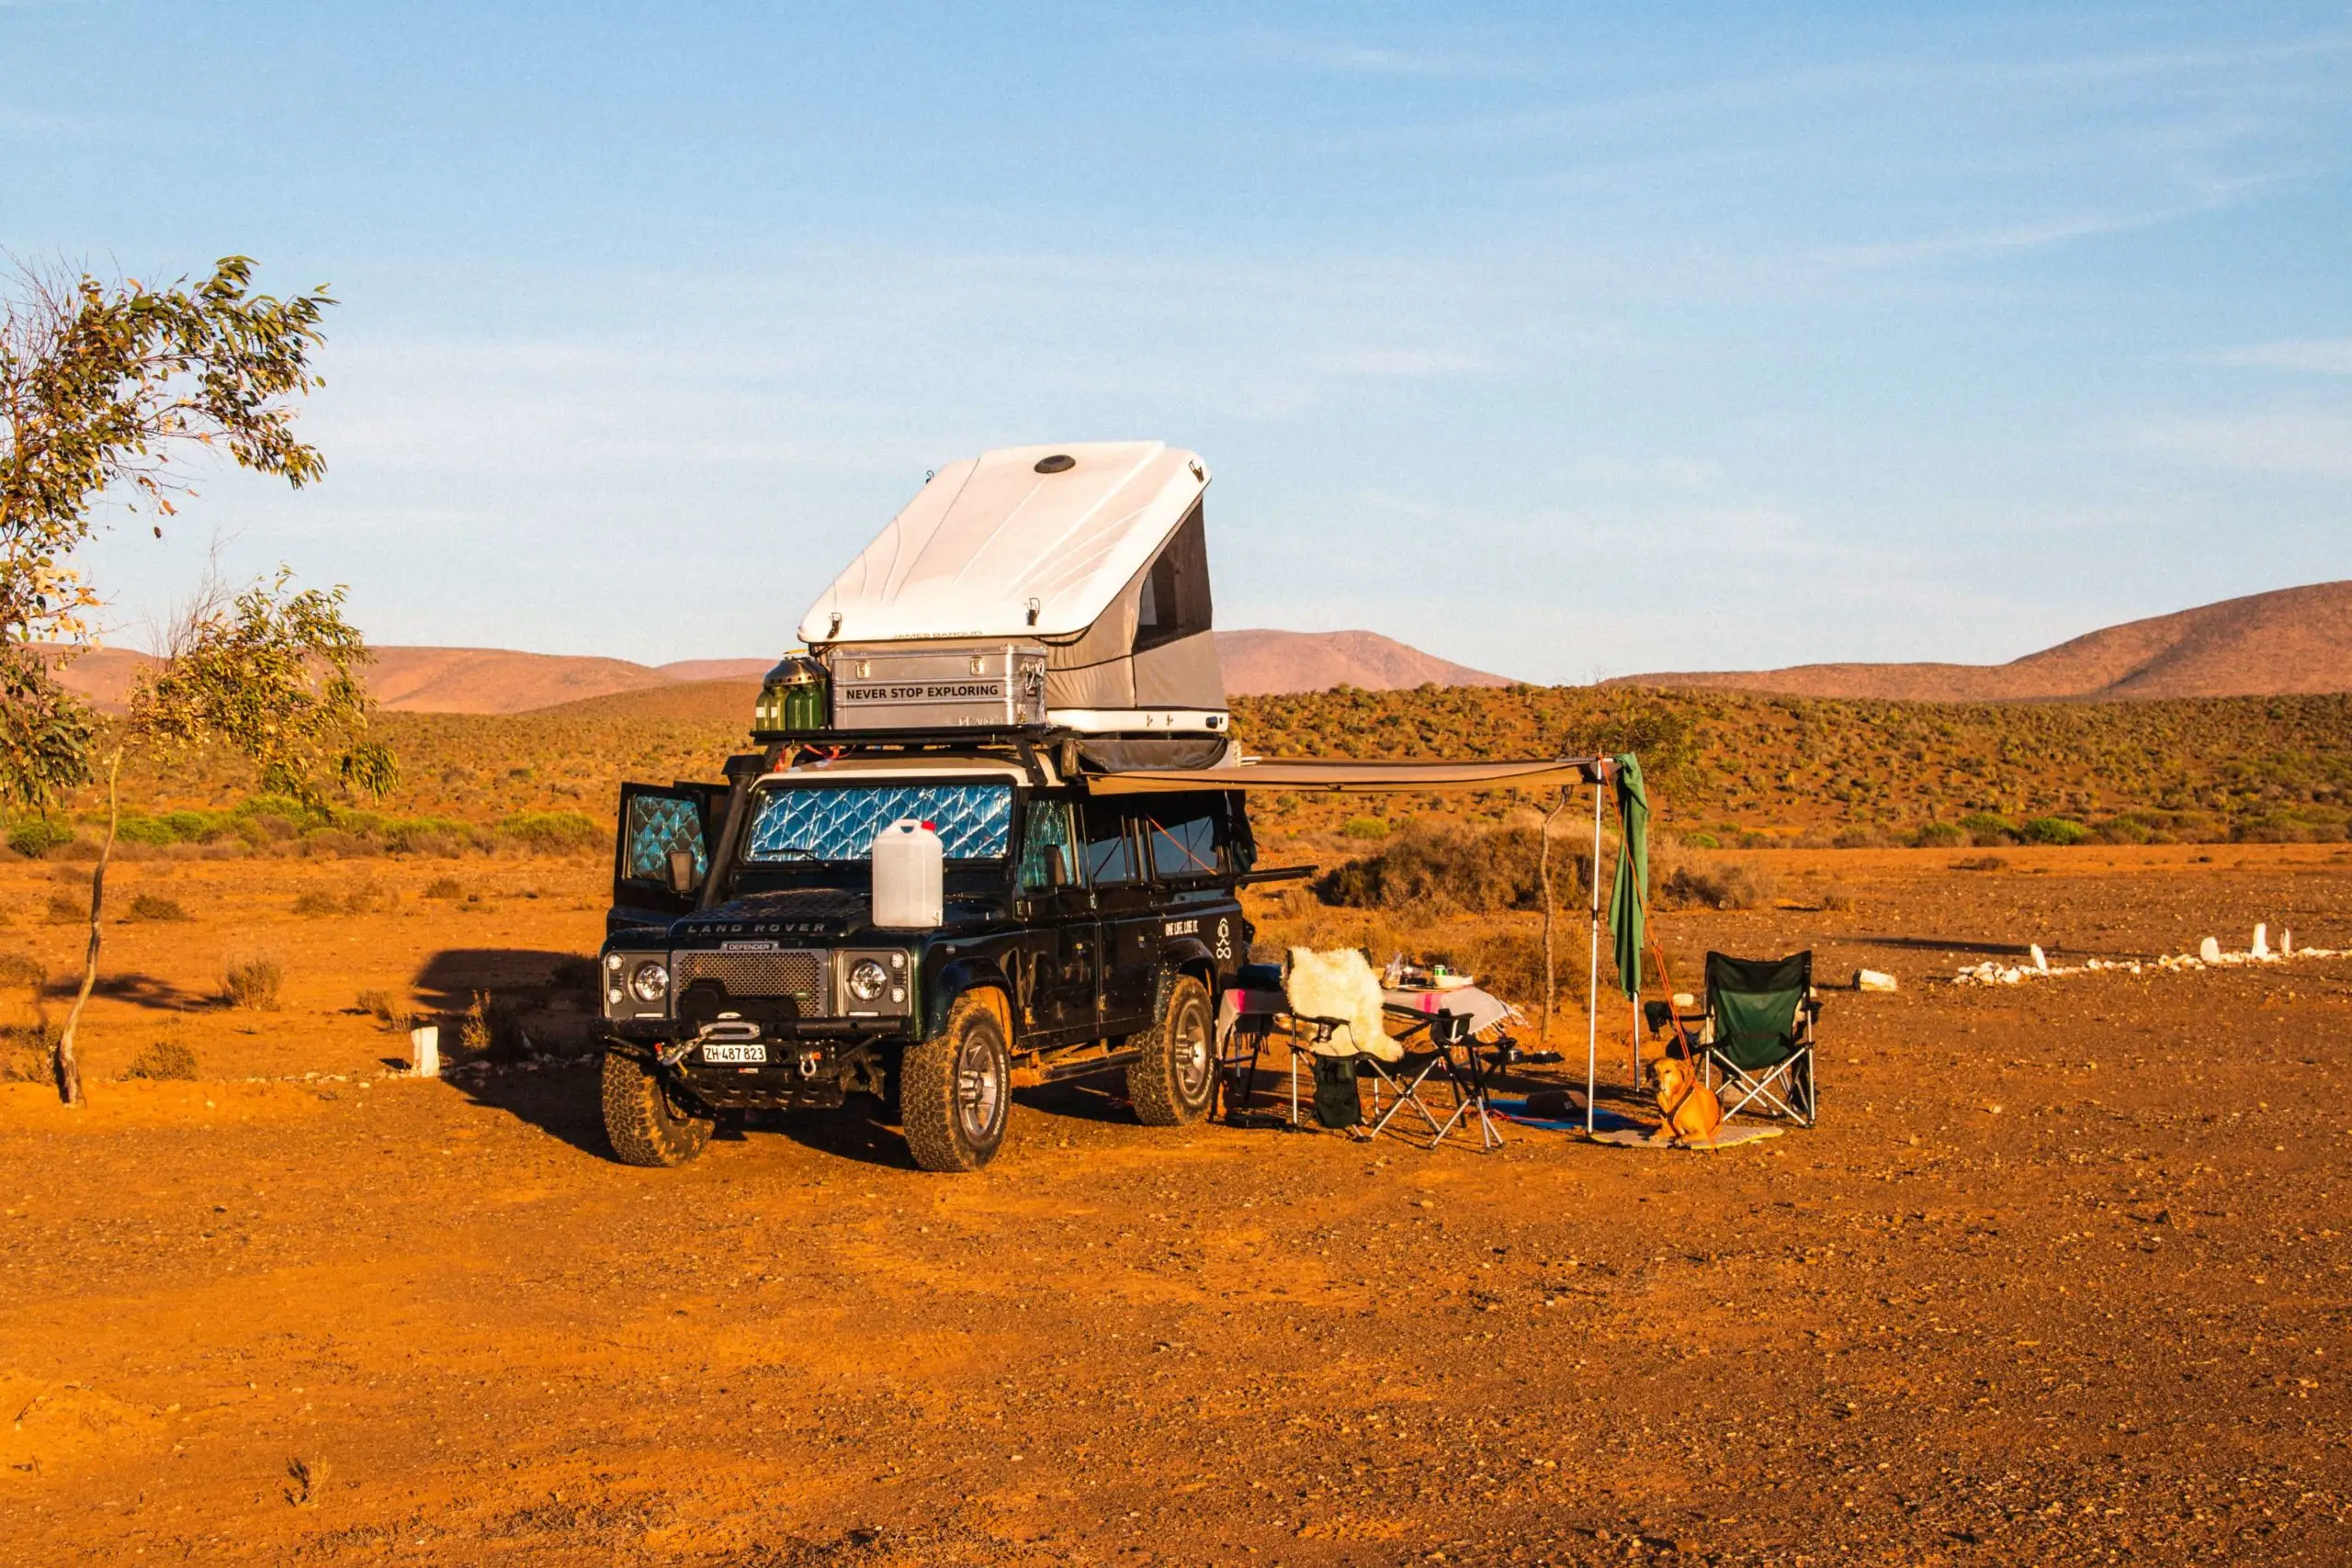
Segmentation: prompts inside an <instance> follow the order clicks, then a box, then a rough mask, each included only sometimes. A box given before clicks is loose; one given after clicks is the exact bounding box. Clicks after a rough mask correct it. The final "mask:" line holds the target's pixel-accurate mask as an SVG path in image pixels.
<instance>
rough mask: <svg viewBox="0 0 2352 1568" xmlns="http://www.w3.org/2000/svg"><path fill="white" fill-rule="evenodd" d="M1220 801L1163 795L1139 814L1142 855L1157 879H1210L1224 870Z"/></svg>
mask: <svg viewBox="0 0 2352 1568" xmlns="http://www.w3.org/2000/svg"><path fill="white" fill-rule="evenodd" d="M1223 804H1224V803H1223V802H1222V801H1220V800H1219V799H1218V798H1217V797H1216V796H1215V795H1163V796H1160V797H1159V799H1157V800H1152V801H1151V802H1150V803H1149V804H1148V806H1147V807H1145V810H1144V813H1143V818H1144V828H1143V839H1144V848H1145V852H1146V853H1148V855H1150V857H1151V874H1152V875H1154V876H1157V877H1161V878H1176V877H1184V876H1214V875H1215V874H1217V873H1218V872H1220V871H1222V870H1223V869H1225V867H1224V855H1223V853H1222V851H1223V849H1224V844H1223V841H1222V840H1223V839H1224V835H1223V833H1221V832H1220V831H1219V830H1218V829H1220V828H1221V827H1222V826H1223V818H1224V812H1223V810H1222V809H1221V807H1222V806H1223Z"/></svg>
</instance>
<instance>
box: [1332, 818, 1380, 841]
mask: <svg viewBox="0 0 2352 1568" xmlns="http://www.w3.org/2000/svg"><path fill="white" fill-rule="evenodd" d="M1340 837H1341V838H1343V839H1385V838H1386V837H1388V824H1387V822H1386V821H1385V820H1384V819H1382V818H1378V817H1351V818H1348V819H1347V820H1346V821H1345V822H1342V823H1340Z"/></svg>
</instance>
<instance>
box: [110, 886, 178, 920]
mask: <svg viewBox="0 0 2352 1568" xmlns="http://www.w3.org/2000/svg"><path fill="white" fill-rule="evenodd" d="M122 918H123V919H126V920H185V919H187V918H188V914H187V910H186V909H183V908H180V905H179V900H178V899H176V898H166V897H164V896H163V895H162V894H160V893H135V894H133V895H131V899H130V906H129V907H128V908H125V909H124V910H123V915H122Z"/></svg>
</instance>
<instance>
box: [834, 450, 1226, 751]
mask: <svg viewBox="0 0 2352 1568" xmlns="http://www.w3.org/2000/svg"><path fill="white" fill-rule="evenodd" d="M1208 482H1209V472H1208V468H1207V465H1205V464H1204V463H1203V462H1202V461H1201V459H1200V458H1199V457H1197V456H1195V455H1194V454H1193V453H1191V452H1187V451H1183V450H1181V449H1179V448H1176V447H1171V446H1167V445H1166V444H1164V443H1162V442H1158V441H1106V442H1088V443H1080V444H1076V445H1069V446H1008V447H1001V448H999V449H997V450H995V451H990V452H984V453H982V454H981V455H980V456H979V457H975V458H967V459H965V460H964V461H961V462H956V463H950V464H948V465H947V466H946V467H945V468H942V469H940V470H939V471H938V473H936V474H935V475H933V477H932V479H931V481H930V482H929V483H927V484H925V485H924V486H923V488H922V491H920V492H918V493H917V494H916V496H915V498H914V499H913V500H912V501H910V502H908V503H907V505H906V508H905V510H903V511H901V512H900V513H899V514H898V516H896V517H894V518H892V519H891V520H890V525H889V526H888V527H886V528H884V529H883V530H882V532H881V535H880V536H878V537H877V538H876V539H875V541H874V542H873V543H872V544H871V545H868V546H867V547H865V551H864V552H863V553H862V554H860V555H859V556H858V558H856V559H855V560H854V561H852V562H851V563H850V564H849V567H848V569H847V570H844V571H843V572H842V574H841V576H840V577H839V578H837V579H835V580H834V582H833V585H832V586H831V588H829V589H827V590H826V591H825V594H824V596H823V597H822V598H820V599H819V600H818V601H817V603H816V604H815V605H814V606H812V607H811V608H810V610H809V614H808V615H807V616H806V617H805V618H803V620H802V621H801V623H800V637H801V639H802V640H803V641H804V642H806V643H808V644H809V646H810V647H811V648H813V649H820V650H821V649H836V648H841V647H842V646H844V645H854V646H859V647H865V646H897V647H908V646H910V645H922V644H925V643H978V642H1001V641H1012V642H1022V643H1033V644H1040V645H1043V646H1044V647H1045V649H1046V708H1047V710H1048V712H1049V714H1050V716H1051V718H1052V720H1053V722H1055V723H1057V724H1061V725H1068V726H1070V727H1073V728H1080V729H1090V730H1098V731H1101V730H1132V729H1136V728H1158V729H1163V730H1164V729H1167V728H1174V729H1177V730H1180V731H1182V730H1186V729H1196V728H1222V716H1223V714H1224V711H1225V705H1226V703H1225V676H1224V671H1222V669H1220V667H1219V666H1218V663H1217V657H1216V643H1215V642H1214V640H1213V639H1212V638H1211V637H1210V635H1209V621H1210V604H1209V577H1208V550H1207V545H1206V541H1205V536H1204V533H1203V529H1202V522H1201V495H1202V492H1203V491H1204V490H1206V489H1207V488H1208ZM1209 715H1216V716H1218V719H1219V722H1218V724H1217V725H1216V726H1215V727H1206V726H1204V724H1202V723H1200V722H1185V721H1184V717H1183V716H1202V717H1205V716H1209ZM1171 721H1172V722H1171Z"/></svg>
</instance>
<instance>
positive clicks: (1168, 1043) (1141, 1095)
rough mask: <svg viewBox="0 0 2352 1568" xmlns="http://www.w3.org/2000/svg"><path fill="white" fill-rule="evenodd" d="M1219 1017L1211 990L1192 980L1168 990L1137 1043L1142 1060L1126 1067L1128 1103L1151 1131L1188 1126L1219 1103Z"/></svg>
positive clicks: (1185, 979) (1181, 980)
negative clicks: (1213, 1007)
mask: <svg viewBox="0 0 2352 1568" xmlns="http://www.w3.org/2000/svg"><path fill="white" fill-rule="evenodd" d="M1136 1043H1137V1044H1138V1045H1140V1046H1141V1047H1142V1049H1143V1055H1141V1056H1139V1057H1137V1058H1136V1060H1135V1061H1133V1062H1130V1063H1129V1064H1128V1065H1127V1098H1128V1099H1129V1100H1133V1101H1134V1102H1135V1108H1136V1120H1138V1121H1140V1122H1142V1123H1143V1124H1144V1125H1145V1126H1147V1127H1184V1126H1189V1125H1191V1124H1192V1123H1193V1122H1198V1121H1200V1120H1201V1119H1202V1118H1204V1117H1205V1116H1206V1115H1208V1113H1209V1106H1210V1104H1211V1103H1212V1102H1213V1101H1214V1100H1216V1013H1215V1010H1213V1009H1212V1008H1211V1007H1210V1005H1209V990H1208V987H1206V986H1204V985H1202V984H1201V983H1200V982H1199V981H1198V980H1195V979H1194V978H1193V976H1190V975H1182V976H1178V977H1177V978H1176V980H1175V981H1174V983H1172V984H1171V985H1170V986H1169V987H1168V995H1167V998H1166V1000H1165V1001H1163V1002H1162V1003H1161V1005H1160V1009H1159V1021H1158V1022H1157V1023H1155V1024H1154V1025H1153V1026H1152V1027H1151V1029H1150V1030H1149V1031H1148V1032H1145V1033H1144V1034H1142V1035H1140V1036H1138V1037H1137V1039H1136Z"/></svg>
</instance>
